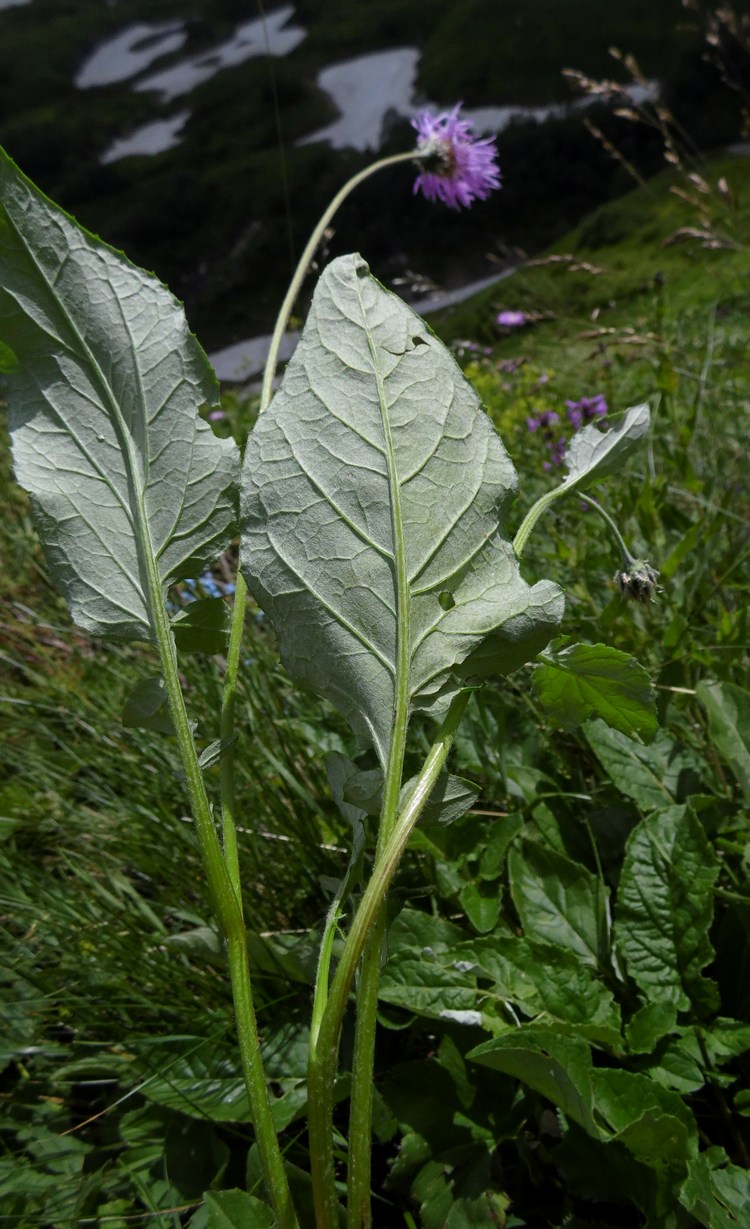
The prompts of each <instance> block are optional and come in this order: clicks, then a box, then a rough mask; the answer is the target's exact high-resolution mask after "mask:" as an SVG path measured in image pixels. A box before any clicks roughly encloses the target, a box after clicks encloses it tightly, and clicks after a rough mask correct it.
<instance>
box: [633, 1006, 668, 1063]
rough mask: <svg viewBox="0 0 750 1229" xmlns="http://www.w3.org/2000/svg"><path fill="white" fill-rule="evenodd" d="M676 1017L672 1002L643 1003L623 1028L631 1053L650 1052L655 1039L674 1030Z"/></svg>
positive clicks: (657, 1039)
mask: <svg viewBox="0 0 750 1229" xmlns="http://www.w3.org/2000/svg"><path fill="white" fill-rule="evenodd" d="M676 1019H677V1009H676V1008H675V1007H674V1005H673V1004H672V1003H645V1004H644V1006H643V1007H641V1008H640V1010H639V1011H637V1012H636V1013H635V1015H634V1016H633V1017H632V1018H631V1019H630V1021H629V1022H628V1026H627V1028H626V1030H625V1039H626V1041H627V1044H628V1049H629V1051H630V1052H631V1054H650V1053H651V1051H652V1050H653V1049H654V1047H655V1045H656V1043H657V1041H661V1039H662V1038H663V1037H667V1036H668V1035H669V1034H670V1033H671V1032H673V1031H674V1026H675V1021H676Z"/></svg>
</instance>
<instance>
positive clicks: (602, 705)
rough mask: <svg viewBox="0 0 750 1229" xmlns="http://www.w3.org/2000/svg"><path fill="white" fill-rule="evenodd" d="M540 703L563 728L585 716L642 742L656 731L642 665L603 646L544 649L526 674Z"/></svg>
mask: <svg viewBox="0 0 750 1229" xmlns="http://www.w3.org/2000/svg"><path fill="white" fill-rule="evenodd" d="M532 679H533V684H534V689H535V691H536V692H537V695H538V696H539V699H540V700H541V702H542V704H543V705H544V707H545V708H546V709H547V711H548V712H549V713H550V714H551V715H552V716H553V717H554V719H555V720H556V721H557V722H558V724H560V725H561V726H562V727H563V729H573V728H574V727H575V726H577V725H580V723H581V722H582V721H585V720H586V718H587V717H589V716H591V714H595V715H596V716H598V717H601V718H602V719H603V720H604V721H606V722H607V724H608V725H609V726H611V727H612V728H613V729H615V730H619V731H620V733H621V734H626V735H628V737H633V735H635V736H640V737H643V738H645V739H646V740H647V741H648V739H649V738H651V737H652V736H653V735H654V733H655V732H656V729H657V717H656V702H655V698H654V690H653V687H652V685H651V680H650V679H649V676H648V674H647V673H646V671H645V670H644V668H643V666H641V665H640V663H639V662H637V661H636V660H635V658H634V657H631V656H630V655H629V654H628V653H623V652H621V651H620V650H619V649H613V648H610V646H609V645H606V644H571V645H567V646H566V647H561V648H556V647H555V645H554V644H553V645H550V647H549V648H548V649H547V650H546V651H545V653H544V654H543V655H542V657H541V660H540V664H539V665H538V666H536V667H535V669H534V673H533V676H532Z"/></svg>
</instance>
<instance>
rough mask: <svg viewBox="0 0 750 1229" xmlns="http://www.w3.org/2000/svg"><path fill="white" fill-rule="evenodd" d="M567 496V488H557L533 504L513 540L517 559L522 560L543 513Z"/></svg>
mask: <svg viewBox="0 0 750 1229" xmlns="http://www.w3.org/2000/svg"><path fill="white" fill-rule="evenodd" d="M566 494H567V491H566V490H565V487H561V486H557V487H555V489H554V491H547V493H546V494H545V495H542V496H540V498H539V499H538V500H537V501H536V503H535V504H532V506H531V508H529V511H528V512H527V513H526V515H525V517H524V518H523V520H522V522H521V527H520V529H519V530H518V533H517V534H516V536H515V538H514V539H513V550H514V551H515V553H516V559H520V558H521V555H522V554H523V551H524V547H525V546H526V543H527V542H528V540H529V535H530V534H531V531H532V529H533V528H534V526H535V525H536V523H537V521H538V520H539V517H540V516H541V515H542V513H543V512H546V511H547V508H549V506H550V504H552V503H554V502H555V500H556V499H559V497H560V496H561V495H566Z"/></svg>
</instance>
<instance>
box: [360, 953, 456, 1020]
mask: <svg viewBox="0 0 750 1229" xmlns="http://www.w3.org/2000/svg"><path fill="white" fill-rule="evenodd" d="M378 993H379V996H380V998H381V999H382V1000H383V1001H384V1002H385V1003H392V1004H393V1005H394V1006H395V1007H401V1008H403V1009H404V1010H406V1011H412V1012H414V1013H415V1014H416V1015H419V1016H427V1017H428V1018H431V1019H434V1020H440V1019H441V1018H443V1017H444V1014H445V1012H447V1011H450V1012H451V1013H453V1012H475V1011H476V1008H477V987H476V977H475V975H474V974H473V973H472V972H471V970H470V969H466V968H464V967H463V964H462V962H460V961H459V962H458V963H457V962H456V958H455V956H454V955H453V954H452V953H450V952H447V953H446V952H433V951H428V950H426V949H424V948H422V949H420V948H412V949H411V950H409V949H406V950H404V949H400V950H399V951H398V952H397V953H395V954H393V953H391V954H390V956H389V960H388V963H387V964H386V965H385V967H384V969H383V971H382V974H381V978H380V987H379V991H378Z"/></svg>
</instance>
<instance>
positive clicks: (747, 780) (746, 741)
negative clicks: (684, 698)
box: [697, 680, 750, 803]
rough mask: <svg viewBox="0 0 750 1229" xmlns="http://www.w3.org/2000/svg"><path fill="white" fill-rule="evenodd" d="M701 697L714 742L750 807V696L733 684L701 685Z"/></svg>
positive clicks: (706, 682)
mask: <svg viewBox="0 0 750 1229" xmlns="http://www.w3.org/2000/svg"><path fill="white" fill-rule="evenodd" d="M697 695H698V699H699V700H700V702H701V704H702V705H703V706H704V708H705V710H706V712H707V713H708V722H709V730H710V733H711V738H712V739H713V741H714V743H715V744H716V746H717V747H718V749H719V751H720V752H721V754H722V755H723V756H724V757H725V759H726V761H727V763H728V764H729V766H730V768H731V769H732V771H733V773H734V775H735V776H736V778H737V780H738V781H739V783H740V786H741V788H742V793H743V795H744V798H745V802H746V803H750V692H748V691H745V689H744V688H743V687H735V686H734V684H733V683H718V682H709V681H708V680H706V681H704V682H701V683H699V684H698V687H697Z"/></svg>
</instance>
